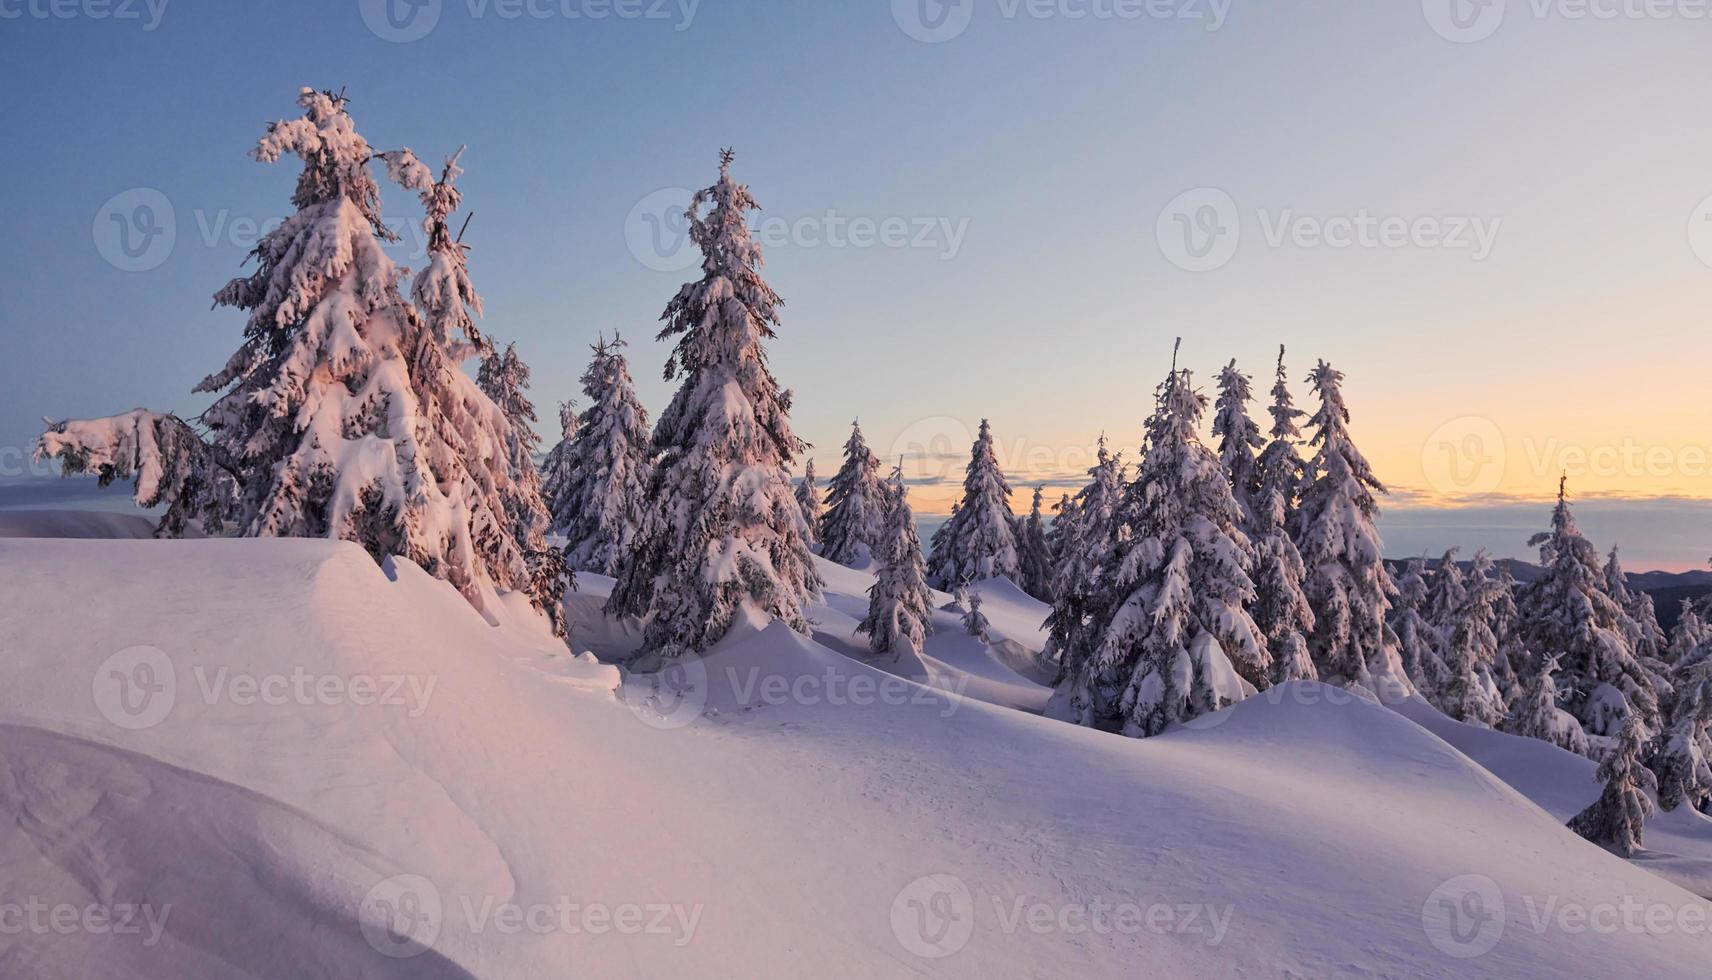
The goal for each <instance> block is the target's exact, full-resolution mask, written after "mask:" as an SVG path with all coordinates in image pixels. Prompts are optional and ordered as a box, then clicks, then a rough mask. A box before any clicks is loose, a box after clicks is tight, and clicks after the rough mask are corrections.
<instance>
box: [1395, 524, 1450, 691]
mask: <svg viewBox="0 0 1712 980" xmlns="http://www.w3.org/2000/svg"><path fill="white" fill-rule="evenodd" d="M1427 574H1428V573H1427V560H1426V559H1425V558H1414V559H1411V560H1410V561H1409V564H1408V565H1406V566H1404V568H1403V574H1401V575H1399V576H1397V596H1396V599H1395V600H1394V601H1393V602H1392V604H1391V612H1390V616H1389V622H1390V625H1391V632H1392V633H1394V634H1396V636H1397V652H1398V656H1399V657H1400V658H1401V659H1402V662H1403V670H1404V672H1405V673H1407V674H1408V675H1409V680H1410V682H1411V683H1413V684H1414V685H1415V689H1416V690H1417V691H1419V692H1420V694H1421V696H1422V697H1424V698H1426V699H1427V700H1428V701H1429V702H1431V703H1432V704H1433V705H1434V706H1435V707H1436V706H1438V704H1439V700H1438V697H1437V693H1438V692H1439V691H1440V690H1442V689H1443V686H1444V683H1445V679H1446V678H1445V675H1446V672H1447V671H1446V667H1445V662H1444V642H1443V638H1442V636H1441V635H1440V633H1439V631H1438V630H1437V629H1435V628H1434V627H1433V625H1432V623H1430V622H1428V621H1427V617H1426V615H1425V610H1426V607H1427Z"/></svg>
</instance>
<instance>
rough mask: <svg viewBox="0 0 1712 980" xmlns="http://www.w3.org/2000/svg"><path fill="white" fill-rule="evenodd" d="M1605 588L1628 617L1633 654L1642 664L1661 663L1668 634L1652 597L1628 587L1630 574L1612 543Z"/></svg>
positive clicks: (1654, 664) (1656, 665) (1658, 665)
mask: <svg viewBox="0 0 1712 980" xmlns="http://www.w3.org/2000/svg"><path fill="white" fill-rule="evenodd" d="M1605 591H1606V593H1607V594H1609V595H1610V596H1611V598H1612V599H1615V600H1616V601H1617V605H1619V606H1621V607H1622V608H1623V614H1624V615H1625V616H1627V617H1628V619H1629V623H1628V624H1627V627H1626V629H1627V632H1628V633H1629V637H1630V645H1631V646H1633V647H1634V650H1635V656H1636V658H1638V659H1639V660H1640V661H1641V663H1642V664H1643V665H1648V664H1649V662H1650V664H1651V665H1652V666H1654V667H1662V666H1663V665H1664V657H1665V652H1666V649H1667V648H1668V647H1669V646H1670V638H1669V637H1667V636H1665V633H1664V628H1663V627H1662V626H1660V625H1659V621H1658V610H1657V608H1656V607H1655V606H1654V605H1653V597H1652V596H1650V595H1647V594H1646V593H1645V592H1638V591H1636V590H1633V589H1631V588H1629V575H1628V573H1627V572H1625V571H1623V561H1622V559H1621V558H1619V557H1618V555H1617V547H1616V546H1615V545H1613V546H1612V547H1611V553H1610V555H1609V556H1607V558H1606V559H1605Z"/></svg>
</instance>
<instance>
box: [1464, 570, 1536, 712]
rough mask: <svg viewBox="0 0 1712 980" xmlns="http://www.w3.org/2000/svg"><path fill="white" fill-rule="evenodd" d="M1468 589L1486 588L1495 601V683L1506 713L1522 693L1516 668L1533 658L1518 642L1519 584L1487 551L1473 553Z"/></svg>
mask: <svg viewBox="0 0 1712 980" xmlns="http://www.w3.org/2000/svg"><path fill="white" fill-rule="evenodd" d="M1468 583H1469V585H1468V587H1469V589H1470V590H1471V591H1472V590H1475V589H1486V590H1488V592H1489V594H1490V596H1491V600H1492V615H1491V620H1490V624H1489V625H1490V626H1491V628H1492V635H1493V637H1495V638H1496V639H1497V641H1498V655H1497V657H1496V658H1495V659H1494V660H1493V661H1492V667H1491V673H1492V680H1493V682H1494V683H1496V684H1497V685H1498V693H1499V695H1500V696H1501V697H1502V698H1503V702H1504V706H1505V710H1506V711H1508V710H1509V705H1510V704H1511V703H1512V702H1514V701H1515V700H1516V698H1517V697H1518V696H1520V694H1521V687H1520V685H1519V684H1518V683H1517V680H1516V676H1517V665H1518V664H1525V663H1527V661H1528V660H1529V659H1530V658H1529V656H1528V653H1527V649H1526V648H1525V647H1523V646H1522V645H1521V644H1520V643H1519V642H1518V641H1517V640H1516V635H1515V634H1516V584H1515V580H1514V579H1512V578H1511V577H1510V573H1509V572H1508V571H1505V570H1504V569H1502V568H1500V567H1499V566H1498V564H1497V563H1496V562H1494V561H1493V560H1492V556H1491V554H1489V553H1488V552H1487V551H1486V550H1485V549H1481V550H1480V551H1477V552H1475V553H1474V561H1473V563H1472V564H1471V565H1470V566H1469V570H1468Z"/></svg>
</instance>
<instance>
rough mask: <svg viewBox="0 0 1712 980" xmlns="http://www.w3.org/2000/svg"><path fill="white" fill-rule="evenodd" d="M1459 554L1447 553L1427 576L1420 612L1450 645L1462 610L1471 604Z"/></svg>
mask: <svg viewBox="0 0 1712 980" xmlns="http://www.w3.org/2000/svg"><path fill="white" fill-rule="evenodd" d="M1459 550H1460V549H1458V548H1452V549H1450V550H1449V551H1446V552H1445V553H1444V557H1443V558H1440V559H1439V560H1438V563H1437V564H1435V565H1434V566H1433V570H1432V573H1431V574H1430V575H1428V576H1427V599H1426V602H1425V604H1424V605H1423V606H1422V608H1421V615H1423V616H1425V617H1426V619H1427V622H1429V623H1431V624H1432V626H1433V629H1435V630H1437V631H1438V633H1439V636H1440V637H1442V638H1444V639H1445V640H1446V641H1447V642H1448V641H1449V639H1450V633H1451V630H1453V629H1455V628H1456V624H1457V621H1458V619H1459V617H1460V616H1461V614H1462V607H1463V606H1464V605H1465V604H1466V603H1467V602H1468V581H1467V579H1466V578H1465V577H1464V576H1463V574H1462V566H1460V565H1458V564H1457V563H1456V554H1457V552H1458V551H1459ZM1447 666H1448V661H1447Z"/></svg>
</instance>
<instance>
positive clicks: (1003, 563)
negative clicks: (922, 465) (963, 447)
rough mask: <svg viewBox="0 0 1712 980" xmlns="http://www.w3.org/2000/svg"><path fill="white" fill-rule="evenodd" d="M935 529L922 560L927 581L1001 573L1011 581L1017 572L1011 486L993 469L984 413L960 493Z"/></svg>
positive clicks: (948, 582) (944, 582)
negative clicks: (929, 549)
mask: <svg viewBox="0 0 1712 980" xmlns="http://www.w3.org/2000/svg"><path fill="white" fill-rule="evenodd" d="M940 531H941V534H935V535H934V542H935V543H934V548H933V554H932V556H930V557H929V558H928V560H927V577H928V581H930V582H932V583H934V584H935V585H937V586H938V587H939V588H942V589H943V588H950V587H953V586H955V585H956V584H957V583H959V582H978V581H981V580H982V579H989V578H999V577H1001V576H1002V577H1004V578H1008V579H1010V580H1011V581H1012V582H1016V581H1017V580H1018V579H1019V578H1020V577H1021V575H1020V569H1019V558H1018V555H1017V542H1016V517H1015V515H1013V514H1012V513H1011V487H1010V484H1009V483H1007V482H1005V474H1004V473H1003V471H1001V470H1000V469H999V459H998V456H996V455H995V454H994V452H993V433H992V429H991V428H990V427H989V426H988V424H987V420H986V419H982V420H981V432H980V434H979V435H978V436H976V437H975V445H974V446H973V448H971V449H970V452H969V466H968V468H967V469H966V470H965V472H964V476H963V499H962V500H961V501H960V502H959V505H958V507H957V509H956V510H955V511H954V512H953V513H952V515H951V519H950V520H949V521H946V522H945V527H943V528H941V529H940Z"/></svg>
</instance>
